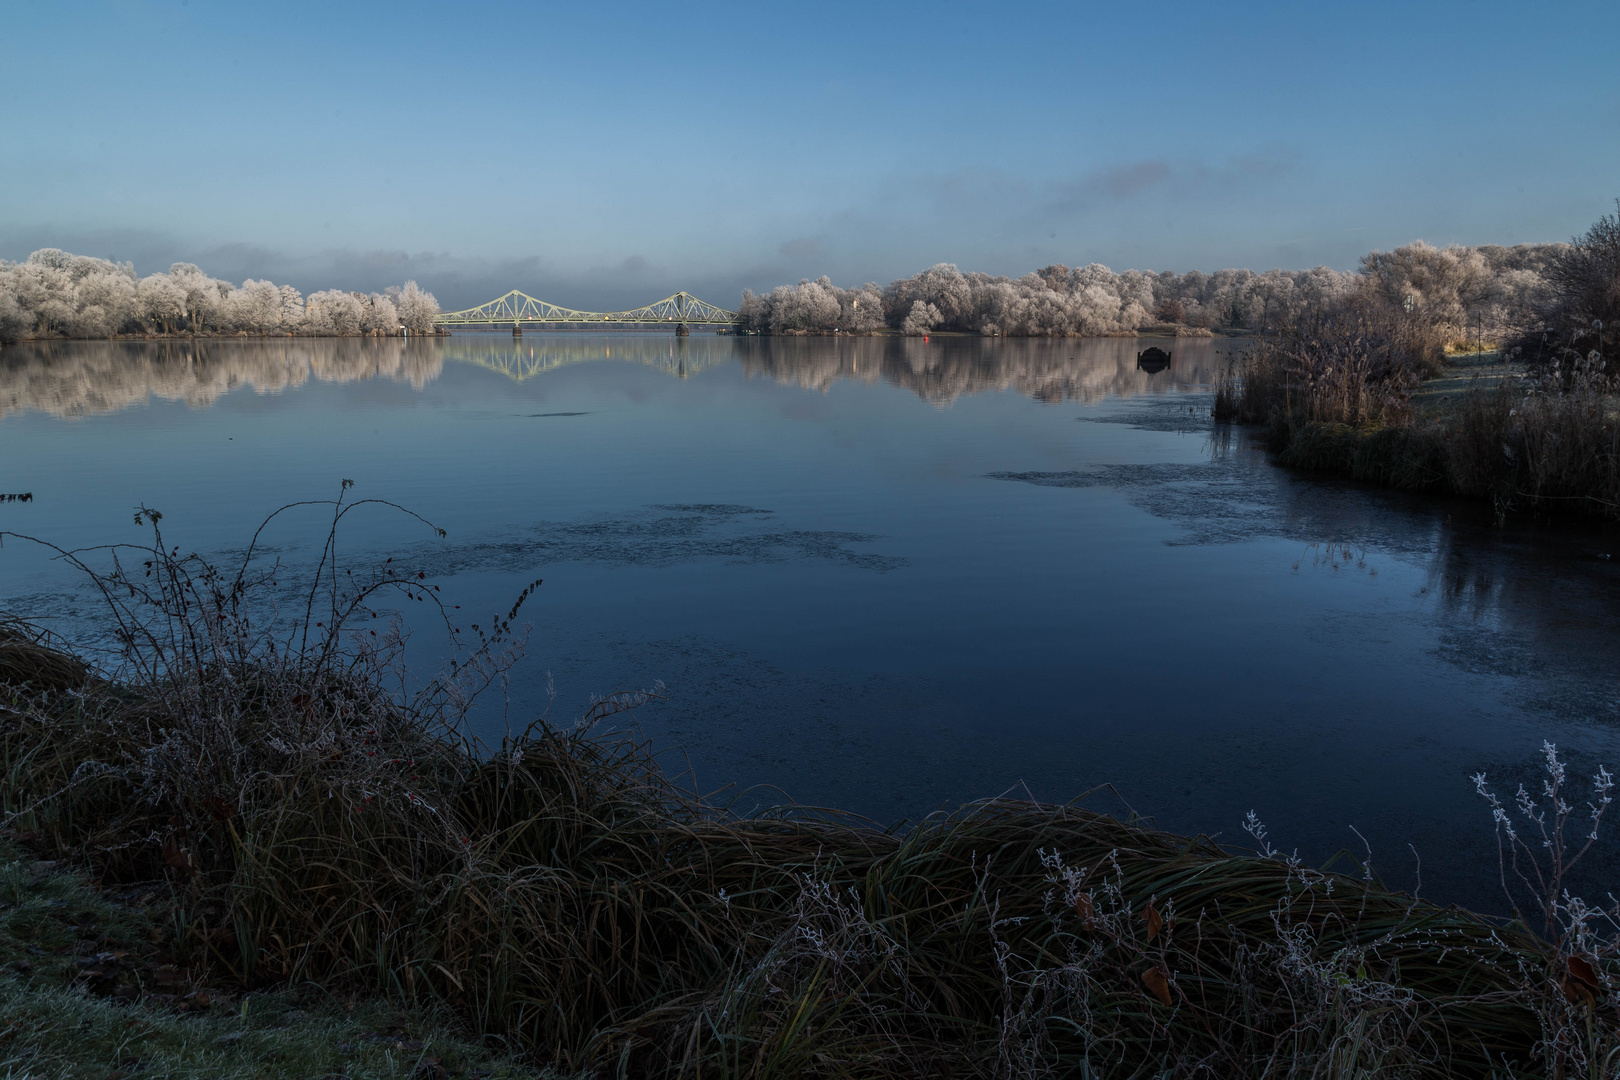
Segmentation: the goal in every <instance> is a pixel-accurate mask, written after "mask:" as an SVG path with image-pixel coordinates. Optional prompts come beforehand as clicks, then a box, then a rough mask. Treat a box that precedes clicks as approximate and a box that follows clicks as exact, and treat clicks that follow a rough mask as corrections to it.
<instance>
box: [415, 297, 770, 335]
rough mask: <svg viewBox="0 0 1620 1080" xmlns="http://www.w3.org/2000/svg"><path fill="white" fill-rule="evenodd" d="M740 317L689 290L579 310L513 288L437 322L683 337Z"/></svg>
mask: <svg viewBox="0 0 1620 1080" xmlns="http://www.w3.org/2000/svg"><path fill="white" fill-rule="evenodd" d="M739 318H740V317H739V316H738V314H737V313H736V312H735V311H727V310H726V309H725V308H719V307H715V306H714V305H713V304H710V303H706V302H704V301H702V300H699V299H698V298H697V297H695V296H692V295H691V294H690V293H684V292H678V293H676V294H674V295H673V296H666V297H664V298H663V299H662V300H658V301H655V302H654V303H651V304H648V305H647V306H646V307H638V308H634V309H632V310H630V311H575V310H574V309H573V308H565V307H558V306H557V305H556V304H548V303H546V302H545V301H544V300H536V299H535V298H534V297H532V296H530V295H529V294H528V293H524V292H519V291H518V290H516V289H513V290H512V291H511V292H509V293H507V294H506V295H505V296H498V297H496V298H495V299H493V300H491V301H489V302H488V303H487V304H479V305H478V306H477V307H470V308H467V309H465V310H463V311H445V312H441V313H439V314H438V315H437V316H435V318H434V320H433V322H434V324H435V325H437V326H442V327H445V328H446V329H449V328H451V327H457V326H464V327H469V328H483V329H494V328H496V327H507V326H510V327H511V328H512V333H513V334H522V333H523V328H524V327H529V328H530V329H535V330H541V329H570V330H578V329H601V328H604V327H621V326H622V327H632V328H635V329H653V328H658V329H672V330H674V331H675V333H676V334H680V335H684V334H687V333H688V332H689V329H688V328H689V327H693V326H713V327H727V328H729V327H735V326H736V325H737V322H738V320H739Z"/></svg>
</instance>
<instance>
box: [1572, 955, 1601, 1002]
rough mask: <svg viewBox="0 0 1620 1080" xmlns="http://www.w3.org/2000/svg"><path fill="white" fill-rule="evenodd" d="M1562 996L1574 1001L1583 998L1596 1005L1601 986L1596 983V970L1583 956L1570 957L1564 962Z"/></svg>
mask: <svg viewBox="0 0 1620 1080" xmlns="http://www.w3.org/2000/svg"><path fill="white" fill-rule="evenodd" d="M1563 983H1564V996H1565V997H1567V998H1569V1000H1571V1001H1574V1000H1576V999H1577V998H1585V999H1586V1000H1587V1001H1588V1002H1589V1003H1592V1004H1596V1002H1597V999H1598V994H1599V993H1601V992H1602V990H1603V984H1602V983H1600V982H1599V981H1598V973H1597V969H1596V968H1594V967H1593V966H1592V964H1591V961H1589V960H1587V959H1586V957H1584V956H1570V957H1567V958H1566V959H1565V960H1564V978H1563Z"/></svg>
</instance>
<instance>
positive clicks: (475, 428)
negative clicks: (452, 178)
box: [0, 334, 1620, 910]
mask: <svg viewBox="0 0 1620 1080" xmlns="http://www.w3.org/2000/svg"><path fill="white" fill-rule="evenodd" d="M1149 344H1158V345H1160V346H1162V347H1164V348H1166V349H1170V350H1173V358H1172V361H1171V364H1170V366H1169V367H1168V368H1165V369H1164V370H1159V371H1147V370H1142V369H1141V368H1139V366H1138V363H1137V352H1138V350H1139V349H1143V348H1145V347H1146V346H1147V345H1149ZM1242 348H1243V343H1242V342H1241V341H1233V340H1227V339H1216V340H1209V339H1193V340H1186V339H1183V340H1179V341H1158V342H1149V341H1147V340H1136V339H1130V340H1123V339H1121V340H1082V341H1074V340H1007V341H1002V340H995V339H981V338H967V337H936V338H933V339H931V340H929V341H923V340H921V339H894V338H800V339H792V338H788V339H761V338H735V337H709V336H696V337H691V338H674V337H665V336H661V335H628V334H627V335H588V334H555V335H538V334H531V335H528V336H527V337H524V338H522V339H520V340H515V339H513V338H512V337H511V336H510V335H509V334H502V335H474V334H469V335H456V336H454V337H450V338H441V339H433V340H427V339H415V340H409V341H403V340H398V339H380V340H359V339H352V340H307V341H257V340H246V339H244V340H222V341H199V342H195V343H190V342H160V343H159V342H154V343H146V342H140V343H122V342H120V343H108V342H85V343H60V342H59V343H44V344H30V345H17V346H10V347H7V348H5V349H4V350H0V493H5V492H25V491H27V492H32V493H33V495H34V498H33V500H32V501H31V502H26V503H24V502H8V503H0V529H5V530H11V531H14V532H18V533H25V534H30V535H33V536H37V537H41V538H45V539H48V540H51V541H53V542H55V543H57V544H61V545H63V546H68V547H72V546H80V545H91V544H103V543H109V542H114V541H138V540H140V539H142V538H143V536H144V534H143V532H142V531H141V530H140V529H139V528H137V527H136V526H135V525H134V524H133V523H132V511H133V509H134V508H135V507H136V506H137V505H142V504H144V505H147V506H152V507H156V508H159V509H161V510H162V511H163V514H164V519H163V526H164V529H165V532H166V535H167V537H168V539H169V541H170V542H171V543H174V544H178V545H181V546H182V547H184V548H187V549H195V550H198V551H202V552H206V553H221V552H228V551H230V550H233V549H237V548H239V547H240V546H241V545H243V544H244V543H245V542H246V540H247V538H248V537H249V536H250V535H251V533H252V531H253V529H254V528H255V527H256V525H257V524H258V522H259V521H260V520H261V519H262V518H263V517H264V516H265V514H267V513H268V512H269V511H270V510H272V509H274V508H275V507H277V506H279V505H281V504H283V503H288V502H292V501H295V500H300V499H324V498H331V497H332V496H333V495H334V494H335V493H336V492H337V490H338V485H339V482H340V480H341V479H352V480H354V481H355V487H354V489H353V491H352V492H351V493H350V494H351V496H352V497H356V498H360V497H368V498H377V499H388V500H392V501H395V502H398V503H400V504H402V505H404V506H407V507H409V508H410V509H412V510H414V511H417V512H418V513H420V514H422V515H423V516H425V517H427V518H429V519H431V521H432V522H433V523H434V524H435V525H438V526H441V527H443V528H444V529H446V530H447V531H448V537H447V539H444V540H440V539H438V538H437V537H435V536H434V535H433V534H432V533H431V532H429V531H428V530H427V529H426V528H425V527H423V526H421V525H419V524H417V523H415V522H413V521H411V520H409V519H406V518H402V517H400V516H399V515H395V514H387V513H380V512H379V513H376V514H365V515H360V516H359V519H358V520H357V521H356V522H355V523H354V524H353V525H352V526H349V527H346V528H345V531H344V534H343V538H342V540H343V544H342V547H343V552H344V558H345V559H346V560H348V561H349V564H350V565H362V564H367V563H369V562H372V561H376V560H380V559H381V558H383V557H386V556H387V555H394V556H395V557H396V558H398V559H400V560H401V561H402V562H404V563H405V564H406V565H409V566H412V567H417V566H419V567H421V568H422V569H423V570H425V571H426V572H428V573H429V574H430V576H432V577H433V578H435V579H436V580H437V581H438V582H439V583H440V584H441V586H442V588H443V590H444V595H445V597H446V598H447V599H449V600H451V601H452V602H453V603H458V604H461V605H463V608H464V609H465V610H467V611H477V612H485V611H487V612H495V611H497V610H499V611H505V609H506V608H507V607H508V606H509V605H510V603H511V601H512V599H513V597H514V596H515V594H516V593H517V592H518V590H520V589H521V588H522V587H523V585H524V584H525V583H526V582H528V581H529V580H531V579H533V578H536V577H541V578H544V579H545V584H544V585H543V586H542V587H541V588H540V590H539V591H538V593H537V594H536V596H535V598H534V599H532V600H531V601H530V602H529V604H528V605H527V606H526V607H525V609H524V616H523V617H524V618H525V619H527V620H528V621H529V622H531V623H532V624H533V629H532V633H531V637H530V640H529V645H528V650H527V654H526V656H525V657H524V659H523V660H522V661H521V662H520V664H519V665H518V667H517V668H516V669H515V671H514V677H513V682H512V685H511V690H510V700H509V703H508V704H507V706H506V707H505V708H504V709H503V707H502V706H501V705H500V704H499V703H498V702H495V703H491V702H486V703H485V706H486V707H485V708H483V709H482V710H481V711H480V712H478V713H477V714H476V717H475V721H476V723H477V724H478V725H479V727H480V734H482V735H484V736H486V737H498V736H499V734H500V733H501V731H502V729H503V725H505V724H511V725H513V726H515V727H521V726H522V725H523V724H525V723H527V722H528V720H530V719H532V718H533V717H534V716H536V715H539V714H541V713H543V712H545V711H546V710H547V709H548V708H549V709H550V710H551V713H552V716H553V718H554V719H555V720H558V721H565V720H567V719H568V718H570V717H574V716H577V715H578V714H579V713H580V711H581V710H582V709H583V708H584V706H585V704H586V702H587V701H588V700H589V698H590V696H591V695H592V694H593V693H605V692H609V691H615V690H622V689H631V688H636V687H643V686H650V685H652V684H653V683H654V682H655V681H658V680H661V681H662V682H663V683H664V685H665V688H666V689H665V698H664V700H663V701H661V702H657V703H654V704H652V705H649V706H647V707H646V708H644V709H643V710H641V711H640V712H639V713H638V714H636V717H635V720H636V723H637V724H638V725H639V731H640V732H641V734H642V735H643V736H644V737H645V738H647V739H649V740H651V741H652V743H653V745H654V746H655V747H657V748H659V749H660V751H662V752H664V753H665V761H666V764H667V765H668V767H669V768H670V769H671V770H672V771H675V772H683V773H687V775H688V782H690V783H693V784H695V785H696V786H697V787H698V788H700V789H702V790H704V791H722V789H723V793H722V796H721V797H722V798H726V799H735V800H736V805H737V807H738V808H739V809H743V810H746V809H749V808H753V807H758V806H762V805H767V804H770V803H773V802H777V801H780V800H781V799H782V798H784V797H785V796H786V797H791V798H793V799H795V800H797V801H799V802H802V803H807V804H814V805H821V806H830V807H837V808H840V809H844V810H849V811H853V812H857V813H860V814H863V815H866V816H868V817H871V818H873V819H875V820H877V821H879V822H882V823H884V824H888V823H891V822H894V821H897V820H899V819H910V820H915V819H916V818H918V817H919V816H921V815H924V814H927V813H929V812H930V811H934V810H938V809H941V808H949V807H954V806H956V805H958V804H960V803H962V802H964V801H967V800H970V799H975V798H980V797H985V796H992V795H999V794H1012V795H1016V796H1020V797H1028V796H1033V797H1035V798H1039V799H1043V800H1052V801H1065V800H1070V799H1075V798H1080V797H1082V796H1083V797H1084V801H1085V804H1086V805H1088V806H1092V807H1095V808H1097V809H1102V810H1107V811H1110V812H1114V813H1121V814H1123V813H1127V812H1130V810H1134V811H1135V812H1137V813H1139V814H1142V815H1145V816H1148V817H1151V818H1153V819H1154V820H1155V821H1156V822H1157V823H1158V824H1159V825H1161V826H1162V827H1165V828H1168V829H1172V830H1175V831H1178V832H1186V833H1199V832H1203V833H1209V834H1212V835H1218V836H1219V838H1220V839H1221V840H1222V841H1223V842H1227V843H1248V842H1249V838H1248V837H1247V836H1246V835H1245V834H1244V833H1243V832H1242V830H1241V828H1240V826H1241V823H1242V820H1243V818H1244V815H1245V814H1246V813H1247V812H1248V811H1250V810H1251V809H1252V810H1254V811H1255V812H1256V813H1257V814H1258V815H1259V816H1260V818H1261V819H1263V820H1264V821H1265V823H1266V825H1267V826H1268V828H1269V829H1270V840H1271V841H1272V842H1273V843H1275V844H1276V845H1277V846H1279V847H1280V848H1283V849H1284V850H1293V849H1296V848H1297V849H1298V851H1299V852H1300V854H1301V855H1302V856H1304V857H1305V858H1307V859H1308V860H1310V861H1312V862H1317V863H1319V862H1321V861H1323V860H1325V859H1327V858H1328V857H1329V856H1331V855H1332V854H1333V853H1334V852H1335V851H1336V850H1338V849H1340V848H1350V849H1353V850H1354V852H1355V853H1356V855H1357V857H1358V858H1360V857H1363V855H1364V849H1363V847H1362V841H1361V840H1360V839H1358V837H1357V835H1356V832H1353V831H1352V828H1353V829H1354V830H1357V831H1359V833H1360V834H1361V835H1363V836H1365V837H1366V841H1367V843H1368V844H1370V846H1371V850H1372V861H1373V865H1374V867H1375V869H1377V870H1378V872H1379V873H1380V874H1381V875H1383V876H1384V878H1385V879H1386V880H1387V881H1389V882H1390V883H1392V884H1395V885H1397V886H1400V887H1403V888H1412V887H1414V886H1415V885H1416V884H1417V880H1418V878H1417V871H1418V862H1417V858H1419V857H1420V858H1421V881H1422V895H1423V896H1425V897H1427V898H1431V899H1436V900H1441V901H1458V902H1464V903H1468V904H1471V905H1474V906H1477V907H1484V908H1490V909H1493V910H1495V909H1499V908H1500V907H1501V906H1502V904H1501V903H1500V900H1499V892H1498V890H1497V887H1496V885H1495V875H1496V868H1495V867H1496V857H1495V847H1494V840H1493V839H1492V833H1491V826H1490V818H1489V813H1488V811H1487V810H1486V808H1485V807H1484V806H1483V805H1482V803H1481V801H1480V800H1479V798H1478V796H1476V795H1475V794H1474V792H1473V788H1472V785H1471V784H1470V782H1469V780H1468V776H1469V774H1470V773H1473V772H1477V771H1479V770H1481V769H1483V770H1485V771H1486V772H1487V773H1488V774H1489V775H1490V776H1491V778H1492V782H1493V786H1495V787H1497V788H1498V790H1500V791H1502V792H1503V794H1510V793H1511V792H1512V790H1513V788H1514V786H1515V785H1516V784H1517V783H1518V782H1520V780H1521V779H1522V780H1525V781H1526V782H1536V781H1535V780H1534V776H1533V773H1534V769H1535V766H1536V762H1537V751H1538V748H1539V747H1540V744H1541V742H1542V740H1543V739H1548V740H1552V741H1553V742H1556V743H1557V744H1558V745H1559V746H1560V747H1563V748H1566V749H1567V750H1568V751H1569V752H1570V754H1571V757H1572V759H1573V761H1574V764H1575V765H1576V767H1577V769H1576V771H1577V772H1578V773H1580V774H1581V775H1583V776H1584V775H1587V774H1589V773H1590V772H1591V769H1592V767H1593V765H1594V763H1597V762H1607V763H1608V764H1609V765H1611V766H1616V765H1620V739H1617V737H1616V733H1617V731H1620V675H1617V666H1616V663H1615V657H1616V656H1620V648H1617V646H1620V580H1617V575H1620V562H1617V561H1615V560H1606V559H1604V558H1602V557H1601V556H1603V555H1607V554H1611V553H1616V550H1617V549H1620V536H1617V533H1616V530H1614V529H1613V528H1604V527H1597V526H1583V525H1570V524H1562V525H1558V526H1546V525H1536V524H1524V523H1520V524H1510V525H1507V526H1499V525H1497V524H1495V523H1494V522H1493V521H1492V520H1491V519H1490V516H1489V514H1488V513H1487V512H1485V511H1482V510H1481V509H1480V508H1478V507H1475V506H1472V505H1470V504H1465V503H1459V502H1452V501H1447V500H1439V499H1434V498H1417V497H1412V496H1406V495H1402V494H1399V493H1393V492H1386V491H1379V490H1374V489H1369V488H1365V487H1362V486H1358V485H1354V484H1349V483H1345V482H1339V481H1331V480H1322V479H1316V478H1311V477H1307V476H1301V475H1297V474H1293V473H1290V472H1287V471H1285V470H1282V469H1279V468H1277V467H1276V466H1274V465H1273V464H1271V463H1270V462H1269V461H1268V459H1267V455H1266V453H1265V451H1264V448H1263V446H1262V445H1261V444H1260V443H1259V442H1258V441H1257V440H1256V438H1255V437H1254V436H1253V435H1252V434H1251V433H1249V432H1246V431H1241V430H1239V431H1232V430H1222V429H1218V428H1217V427H1216V426H1215V425H1213V424H1212V423H1211V421H1210V419H1209V404H1210V397H1211V392H1210V385H1211V382H1212V380H1213V379H1214V378H1215V377H1216V375H1217V374H1218V373H1219V372H1220V371H1222V370H1223V369H1224V367H1225V365H1226V364H1227V363H1228V362H1229V360H1230V358H1231V356H1232V355H1234V353H1235V352H1239V351H1241V350H1242ZM1150 366H1151V365H1150ZM324 531H325V528H324V523H323V522H322V521H321V520H320V516H319V514H318V513H317V512H314V511H310V512H304V513H302V514H292V515H288V516H287V517H286V518H285V519H283V520H280V521H279V522H278V524H277V525H276V526H274V527H273V528H272V530H271V531H270V532H269V533H268V534H267V537H268V540H269V543H270V545H271V547H273V548H274V549H275V551H276V552H277V554H278V555H279V556H280V557H281V558H282V559H284V560H286V561H288V562H291V563H294V564H297V563H299V562H300V561H301V560H308V559H309V558H310V557H311V555H312V554H313V553H314V552H316V551H318V549H319V545H320V540H321V537H322V536H323V535H324ZM6 609H9V610H11V611H13V612H15V613H17V614H21V615H25V616H28V617H30V618H34V619H37V620H40V621H41V622H42V623H44V624H45V625H48V626H51V627H52V628H54V629H57V630H58V631H60V632H62V633H64V634H66V635H68V636H70V637H73V636H78V635H83V634H86V633H87V632H89V631H90V629H91V628H93V627H94V625H95V622H94V616H95V604H94V600H93V598H92V597H91V596H90V595H89V594H88V592H87V591H86V590H85V588H84V583H83V582H80V581H77V580H76V579H74V578H73V577H72V576H71V575H70V574H68V573H67V572H66V571H65V570H64V569H63V568H62V567H61V565H60V564H59V563H54V562H52V561H51V560H49V559H48V558H46V557H45V554H44V553H43V552H41V551H40V550H38V549H36V548H33V547H31V546H30V545H28V544H26V543H22V542H19V541H17V540H15V539H9V540H7V541H6V543H5V545H4V548H3V549H0V610H6ZM437 640H438V639H437V638H435V637H434V635H433V634H432V633H431V632H430V630H429V629H424V630H422V631H421V632H420V633H419V636H418V637H417V639H416V641H415V645H414V651H413V654H412V662H413V664H415V665H416V666H417V667H418V669H420V670H423V671H428V670H431V669H432V668H433V667H434V666H435V665H436V664H437V663H439V662H440V660H441V659H442V656H441V655H440V654H439V653H438V652H437V651H436V650H437V648H438V646H437V645H436V644H435V642H436V641H437ZM548 685H549V687H550V688H551V690H550V694H554V697H552V696H548ZM1108 785H1111V787H1108ZM784 793H785V796H784ZM1583 793H1584V792H1583ZM1616 835H1620V833H1617V834H1616ZM1614 847H1615V845H1614V844H1613V842H1612V841H1611V842H1610V843H1608V844H1606V845H1605V846H1604V848H1603V849H1602V850H1601V851H1600V852H1599V861H1598V862H1596V863H1594V864H1593V869H1592V873H1591V874H1590V875H1588V876H1587V878H1586V880H1585V883H1584V885H1583V887H1585V888H1588V889H1589V890H1592V891H1595V892H1596V893H1597V895H1601V894H1602V892H1603V891H1604V890H1605V889H1606V888H1608V887H1609V886H1608V885H1607V884H1606V883H1607V881H1608V880H1610V878H1611V877H1612V871H1613V869H1614V867H1615V866H1616V865H1617V860H1615V859H1613V858H1612V857H1610V856H1609V855H1608V851H1609V850H1611V849H1612V848H1614ZM1346 868H1347V869H1354V867H1353V866H1350V865H1348V864H1347V867H1346Z"/></svg>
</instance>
